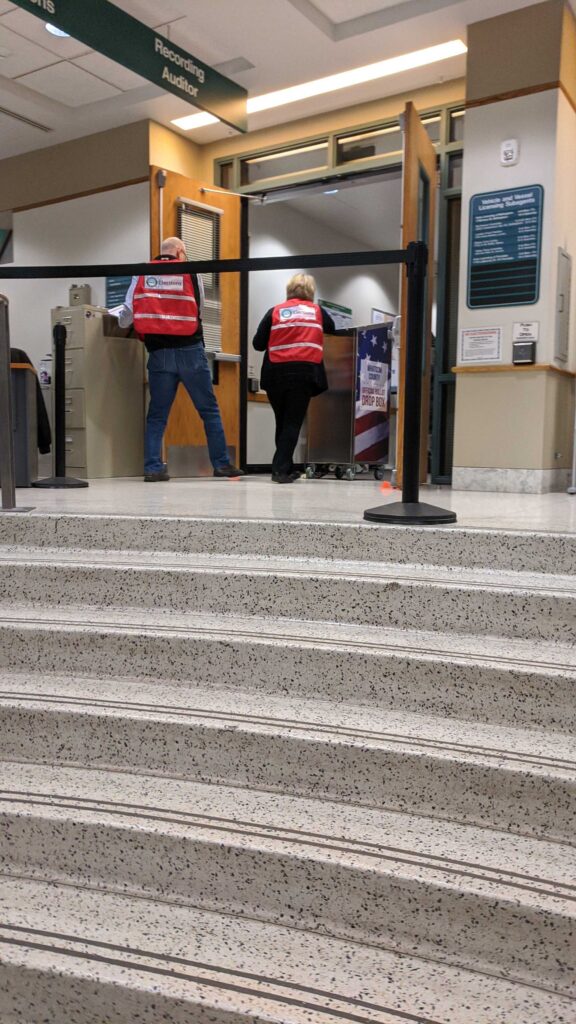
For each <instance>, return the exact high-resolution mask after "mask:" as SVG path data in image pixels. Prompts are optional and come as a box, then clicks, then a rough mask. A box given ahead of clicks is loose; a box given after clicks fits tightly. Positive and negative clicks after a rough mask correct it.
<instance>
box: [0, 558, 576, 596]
mask: <svg viewBox="0 0 576 1024" xmlns="http://www.w3.org/2000/svg"><path fill="white" fill-rule="evenodd" d="M270 557H271V558H273V557H275V556H270ZM0 563H4V564H12V565H18V566H24V567H25V566H26V565H27V564H33V565H34V566H38V565H40V566H43V567H47V568H60V569H63V568H67V569H70V568H72V569H79V570H80V569H90V570H95V571H99V570H101V571H110V570H112V571H114V572H119V573H125V572H130V571H138V572H156V573H158V572H165V573H171V574H175V575H177V574H180V573H184V572H189V573H195V572H196V573H200V574H202V575H206V576H209V575H229V576H250V575H255V576H281V577H284V578H291V577H293V578H295V579H300V578H303V579H306V580H315V579H316V580H318V579H329V580H348V581H350V582H352V583H353V582H358V581H360V582H362V583H380V584H386V583H388V584H389V583H397V584H398V586H405V587H410V586H412V585H414V586H430V587H434V588H435V589H441V588H442V587H445V588H446V589H448V590H462V589H465V588H469V589H471V590H481V591H488V592H497V593H522V594H532V593H534V594H538V595H539V596H548V597H556V598H564V599H566V600H571V599H574V598H576V586H575V588H574V589H573V590H569V589H568V588H566V589H555V588H554V587H551V586H547V587H546V586H541V585H538V584H532V583H530V584H527V583H523V584H522V583H514V582H507V583H496V582H488V581H477V580H473V579H462V580H449V579H446V580H434V579H431V578H430V577H428V576H415V575H414V576H408V575H404V576H403V575H402V569H406V567H407V565H408V564H412V563H398V564H397V567H398V569H399V573H398V574H397V575H393V574H392V573H390V574H385V573H380V574H378V573H365V572H359V571H356V572H355V571H353V570H351V571H350V572H344V571H334V570H333V569H328V568H326V569H322V568H319V567H316V566H314V567H310V568H308V569H306V568H297V567H295V566H294V567H290V566H286V567H281V568H279V567H277V566H276V567H272V568H271V567H269V566H257V565H246V566H238V565H232V566H230V564H228V563H226V562H222V563H221V564H214V565H201V564H196V565H190V566H182V565H181V564H179V563H178V562H177V561H174V562H172V563H169V564H166V563H164V564H161V565H151V564H150V563H148V562H136V561H133V562H130V564H127V563H126V564H125V563H117V562H114V561H113V560H108V561H107V560H105V559H99V560H97V561H91V560H90V559H64V558H60V559H59V558H49V559H46V558H42V557H37V558H34V557H27V558H21V559H19V558H17V557H14V556H7V555H6V556H5V555H2V554H0ZM392 564H394V566H395V567H396V563H392ZM432 568H443V569H448V568H451V567H448V566H433V567H432ZM456 568H458V569H464V570H466V568H469V567H465V566H463V567H460V566H457V567H456ZM470 571H474V570H473V569H470ZM477 571H483V570H479V569H477ZM501 571H502V572H503V573H504V572H510V573H512V572H515V571H524V570H513V569H511V570H504V569H503V570H501ZM525 571H526V572H527V573H528V572H529V570H525ZM531 575H532V574H531ZM533 575H539V574H538V573H534V574H533Z"/></svg>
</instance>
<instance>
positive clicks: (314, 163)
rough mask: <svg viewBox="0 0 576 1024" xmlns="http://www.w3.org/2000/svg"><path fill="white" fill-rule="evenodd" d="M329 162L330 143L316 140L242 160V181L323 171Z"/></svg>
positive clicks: (248, 183) (251, 181) (249, 181)
mask: <svg viewBox="0 0 576 1024" xmlns="http://www.w3.org/2000/svg"><path fill="white" fill-rule="evenodd" d="M327 163H328V143H327V142H315V143H313V144H312V145H309V146H298V147H296V148H295V149H284V150H282V151H281V152H279V153H263V154H261V155H260V156H254V157H250V158H249V159H247V160H242V163H241V183H242V185H253V184H254V182H256V181H264V180H268V179H270V178H283V177H285V176H286V175H287V174H301V173H302V172H303V171H321V170H324V168H325V167H326V166H327Z"/></svg>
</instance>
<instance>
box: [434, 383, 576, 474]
mask: <svg viewBox="0 0 576 1024" xmlns="http://www.w3.org/2000/svg"><path fill="white" fill-rule="evenodd" d="M573 395H574V385H573V381H572V379H571V378H570V377H567V376H565V375H564V374H559V373H555V372H553V371H546V370H543V371H532V370H510V371H509V372H503V373H491V372H484V373H482V372H479V373H464V374H459V375H458V384H457V389H456V424H457V430H456V435H455V439H454V465H455V466H463V467H467V468H468V467H473V468H478V467H482V468H487V469H538V470H540V469H562V468H568V467H569V466H570V464H571V458H572V425H573V416H574V398H573ZM557 452H558V453H559V457H558V458H557V457H556V454H555V453H557Z"/></svg>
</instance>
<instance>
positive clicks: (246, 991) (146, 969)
mask: <svg viewBox="0 0 576 1024" xmlns="http://www.w3.org/2000/svg"><path fill="white" fill-rule="evenodd" d="M2 930H5V931H10V930H11V931H15V930H18V934H22V933H24V932H27V933H28V934H29V935H35V936H42V937H50V938H52V939H53V940H56V941H58V940H60V941H61V942H74V943H77V944H78V945H80V946H87V947H90V946H97V947H98V948H102V947H104V948H110V949H117V950H119V951H121V952H123V953H124V956H125V957H126V955H130V956H134V957H142V958H144V959H147V960H156V961H165V962H166V963H181V964H183V965H184V964H185V965H186V966H188V965H189V966H190V967H191V968H192V969H194V970H205V971H206V972H212V974H216V973H218V972H220V973H222V974H226V975H228V977H235V976H237V977H245V978H246V980H247V981H248V980H253V981H254V982H256V984H258V985H268V986H272V985H275V986H277V988H278V989H280V988H288V989H291V988H294V989H296V990H297V991H301V992H307V993H309V994H310V995H317V996H318V998H322V999H326V1000H329V1001H333V1002H339V1003H341V1004H345V1003H348V1004H349V1005H350V1006H358V1007H361V1008H362V1007H366V1009H367V1010H370V1011H373V1012H374V1013H378V1014H380V1015H382V1014H387V1015H388V1016H389V1017H395V1018H396V1019H397V1020H402V1021H407V1022H410V1024H440V1022H439V1021H434V1020H432V1018H429V1017H422V1016H418V1017H416V1016H415V1015H414V1014H411V1013H408V1012H406V1011H403V1010H393V1009H390V1008H388V1007H382V1006H376V1004H369V1003H363V1002H362V1001H361V1000H359V999H356V998H354V997H349V996H338V995H334V994H333V993H330V992H324V991H322V990H319V989H318V990H314V989H313V988H312V987H310V986H303V985H296V984H295V983H291V982H289V981H287V982H285V981H280V980H275V979H270V980H268V979H264V978H263V976H258V975H250V974H249V973H248V972H245V973H243V972H240V971H235V970H234V969H231V968H219V967H217V966H215V965H209V964H202V963H200V962H199V961H186V960H185V958H184V957H175V956H171V957H168V956H167V955H164V956H163V955H162V954H160V953H146V952H144V951H139V950H138V951H132V950H129V949H127V947H125V946H119V945H118V946H115V945H114V944H112V943H103V942H99V941H97V940H91V939H85V938H79V937H77V936H67V935H65V934H59V933H46V932H44V931H43V930H41V929H34V928H29V927H27V928H23V927H22V928H19V926H17V925H5V924H0V932H1V931H2ZM0 943H2V944H3V945H12V946H20V947H22V946H23V947H25V948H26V949H35V950H38V951H42V952H48V953H52V954H57V955H60V956H68V957H71V958H76V959H82V960H86V961H88V962H95V963H105V964H108V965H110V966H115V967H121V968H122V969H124V970H125V969H127V968H132V969H133V970H136V971H142V972H143V973H147V974H156V975H161V976H163V977H166V978H178V979H179V980H181V981H186V982H188V983H190V984H196V985H199V986H205V987H206V988H215V989H219V990H223V991H228V992H235V993H238V994H240V995H244V996H250V997H253V998H258V999H259V1000H261V1001H263V1000H266V999H268V1000H270V1001H271V1002H275V1003H280V1004H281V1005H285V1006H294V1007H298V1008H300V1009H304V1010H312V1011H314V1012H315V1013H317V1012H320V1013H324V1014H331V1015H332V1016H334V1017H340V1018H341V1019H343V1020H345V1021H350V1022H351V1024H377V1022H376V1021H375V1019H374V1017H372V1016H370V1017H368V1016H360V1014H356V1013H351V1012H349V1011H347V1010H341V1009H338V1008H337V1007H330V1006H322V1005H321V1004H317V1003H315V1002H309V1003H308V1002H305V1001H304V1000H303V999H297V998H296V997H295V996H288V995H282V994H281V993H279V992H276V993H275V992H270V991H261V992H259V991H258V989H256V988H254V989H252V988H249V987H248V986H247V985H245V986H242V985H240V984H239V983H236V984H234V983H233V982H226V981H222V980H220V979H218V978H209V977H202V976H198V977H193V976H191V975H190V974H186V973H185V972H184V971H178V970H174V969H170V968H168V967H159V966H154V965H152V964H145V963H141V962H133V961H131V960H128V959H118V958H115V957H107V956H104V954H102V953H94V952H87V951H85V950H79V949H70V948H65V947H61V946H55V945H45V944H43V943H41V942H38V941H32V940H31V939H14V938H13V937H10V936H3V935H1V934H0Z"/></svg>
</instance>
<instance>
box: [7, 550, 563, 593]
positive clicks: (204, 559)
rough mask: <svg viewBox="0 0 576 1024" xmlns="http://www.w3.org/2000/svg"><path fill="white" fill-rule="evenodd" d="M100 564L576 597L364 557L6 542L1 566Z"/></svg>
mask: <svg viewBox="0 0 576 1024" xmlns="http://www.w3.org/2000/svg"><path fill="white" fill-rule="evenodd" d="M10 564H14V565H23V564H24V565H52V566H64V567H70V566H72V567H77V568H82V567H98V568H110V569H115V570H122V569H134V570H141V571H145V570H156V571H157V570H166V571H172V572H184V571H186V570H188V571H196V572H212V573H222V574H226V575H229V574H234V573H237V574H246V575H251V574H261V575H274V576H283V577H304V578H306V579H314V578H324V579H326V578H328V579H342V578H344V579H350V580H357V581H367V580H370V581H372V582H381V583H383V584H386V583H400V584H402V585H410V584H413V585H418V584H419V585H425V586H436V587H439V586H448V587H456V588H457V587H474V588H481V589H485V590H511V591H521V592H538V593H543V594H553V595H556V596H564V597H576V577H574V576H573V575H567V574H561V573H543V572H520V571H515V570H503V569H475V568H465V567H461V566H436V565H425V564H423V565H420V564H410V563H394V562H390V563H386V562H380V561H378V562H364V561H351V560H339V559H323V558H293V557H279V556H265V555H241V554H232V555H231V554H224V553H223V554H209V553H195V554H189V553H183V554H176V553H170V552H158V551H154V552H150V551H126V550H122V551H114V550H106V551H103V550H101V549H89V550H83V549H62V548H38V547H18V548H15V547H14V546H10V547H2V546H0V565H10Z"/></svg>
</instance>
